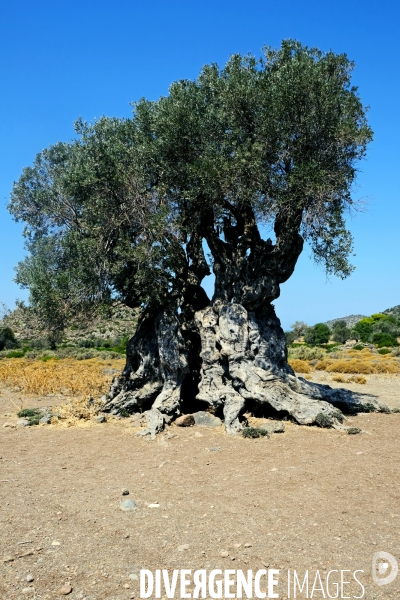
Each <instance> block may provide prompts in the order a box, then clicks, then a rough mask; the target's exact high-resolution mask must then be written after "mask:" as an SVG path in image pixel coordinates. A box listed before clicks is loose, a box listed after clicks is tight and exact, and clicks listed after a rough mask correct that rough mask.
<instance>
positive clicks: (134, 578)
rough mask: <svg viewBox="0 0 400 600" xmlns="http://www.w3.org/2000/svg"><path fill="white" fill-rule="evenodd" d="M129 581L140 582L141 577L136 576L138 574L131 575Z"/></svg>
mask: <svg viewBox="0 0 400 600" xmlns="http://www.w3.org/2000/svg"><path fill="white" fill-rule="evenodd" d="M129 579H132V581H139V575H136V573H130V575H129Z"/></svg>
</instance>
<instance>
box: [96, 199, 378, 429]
mask: <svg viewBox="0 0 400 600" xmlns="http://www.w3.org/2000/svg"><path fill="white" fill-rule="evenodd" d="M228 208H229V210H230V211H231V214H232V216H233V220H234V222H232V221H231V220H230V218H228V217H226V218H225V220H224V240H221V239H220V237H219V235H218V233H217V231H216V229H215V227H214V215H213V214H211V213H210V212H208V213H205V215H203V219H202V222H201V223H200V224H199V230H200V233H201V234H202V235H200V234H199V233H196V234H195V235H193V236H192V238H191V240H190V241H189V242H188V244H187V247H186V252H187V265H186V267H185V268H184V269H183V270H182V273H180V283H179V294H177V295H176V298H175V299H176V301H175V302H170V303H169V304H168V305H167V306H166V307H164V308H162V309H159V310H158V311H156V312H153V314H152V315H151V316H147V317H145V318H144V319H143V320H142V322H141V323H140V326H139V328H138V331H137V333H136V334H135V336H134V337H133V338H132V340H131V341H130V342H129V344H128V348H127V362H126V366H125V369H124V371H123V373H122V375H121V376H120V377H117V378H115V380H114V381H113V383H112V386H111V389H110V392H109V394H108V396H107V402H106V406H105V410H108V411H110V412H111V413H114V414H125V413H130V412H137V411H140V412H143V411H144V414H145V416H146V419H147V424H148V427H147V429H145V430H144V431H143V432H142V433H143V434H144V435H145V434H151V435H153V436H154V435H155V434H156V433H157V432H158V431H160V430H161V429H162V428H163V425H164V423H165V422H167V423H169V422H170V421H171V420H173V419H174V418H176V417H177V416H179V415H180V414H181V413H182V412H185V413H187V412H192V411H193V410H196V409H197V410H199V409H200V408H203V409H204V408H205V407H207V408H208V409H209V410H211V411H212V412H214V413H217V414H219V415H220V416H221V417H223V419H224V421H225V428H226V431H227V432H228V433H231V434H235V433H238V432H239V431H240V430H241V429H242V428H243V426H244V424H245V419H244V417H243V415H244V413H245V412H246V411H251V412H253V413H254V414H259V415H264V416H272V417H274V418H292V419H294V420H295V421H297V422H298V423H300V424H303V425H310V424H313V423H316V424H317V425H320V426H323V427H341V424H342V421H343V414H342V411H343V412H347V413H351V414H354V413H355V412H358V411H363V410H371V405H372V407H373V409H374V410H377V411H379V410H383V411H385V410H387V409H386V407H384V406H383V405H381V404H380V403H378V402H377V401H374V400H371V399H370V398H368V399H366V398H365V397H363V396H362V395H361V394H356V393H354V392H350V391H348V390H344V389H332V388H330V387H329V386H327V385H318V384H315V383H311V382H308V381H306V380H305V379H303V378H301V377H296V375H295V373H294V372H293V370H292V369H291V367H290V366H289V364H288V362H287V349H286V339H285V335H284V332H283V330H282V328H281V326H280V322H279V319H278V318H277V317H276V315H275V310H274V307H273V305H272V301H273V300H274V299H276V298H277V297H278V296H279V293H280V290H279V286H280V284H281V283H282V282H284V281H286V280H287V279H288V278H289V277H290V275H291V274H292V272H293V270H294V267H295V264H296V261H297V259H298V256H299V255H300V253H301V251H302V248H303V239H302V238H301V236H300V235H299V233H298V230H299V226H300V222H301V213H300V212H299V211H297V212H296V211H295V212H294V213H290V214H289V213H285V212H281V213H280V214H278V216H277V218H276V221H275V234H276V243H275V244H272V242H271V240H267V241H264V240H262V239H261V237H260V235H259V232H258V229H257V226H256V223H255V218H254V215H253V213H252V211H251V210H250V209H245V208H243V209H242V210H241V212H240V213H239V212H238V211H236V209H235V208H234V207H232V206H231V205H228ZM202 236H204V237H205V238H206V240H207V242H208V245H209V247H210V249H211V252H212V254H213V258H214V267H213V268H214V274H215V278H216V281H215V293H214V297H213V299H212V302H210V301H209V299H208V298H207V295H206V294H205V292H204V290H203V289H202V288H201V285H200V284H201V280H202V279H203V277H204V276H205V275H206V274H208V273H209V271H208V266H207V263H206V261H205V258H204V253H203V249H202V245H201V241H202ZM178 308H179V309H180V310H178Z"/></svg>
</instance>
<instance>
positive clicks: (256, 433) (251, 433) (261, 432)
mask: <svg viewBox="0 0 400 600" xmlns="http://www.w3.org/2000/svg"><path fill="white" fill-rule="evenodd" d="M242 435H243V437H244V438H259V437H269V435H268V431H266V430H265V429H262V428H261V427H244V428H243V430H242Z"/></svg>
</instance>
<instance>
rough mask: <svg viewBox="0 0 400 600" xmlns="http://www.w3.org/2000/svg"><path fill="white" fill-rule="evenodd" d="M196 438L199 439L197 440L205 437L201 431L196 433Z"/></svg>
mask: <svg viewBox="0 0 400 600" xmlns="http://www.w3.org/2000/svg"><path fill="white" fill-rule="evenodd" d="M194 437H197V438H199V437H203V434H202V433H200V432H199V431H196V433H195V434H194Z"/></svg>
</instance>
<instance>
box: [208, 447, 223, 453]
mask: <svg viewBox="0 0 400 600" xmlns="http://www.w3.org/2000/svg"><path fill="white" fill-rule="evenodd" d="M207 450H208V451H209V452H220V451H221V448H218V446H213V447H212V448H207Z"/></svg>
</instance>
